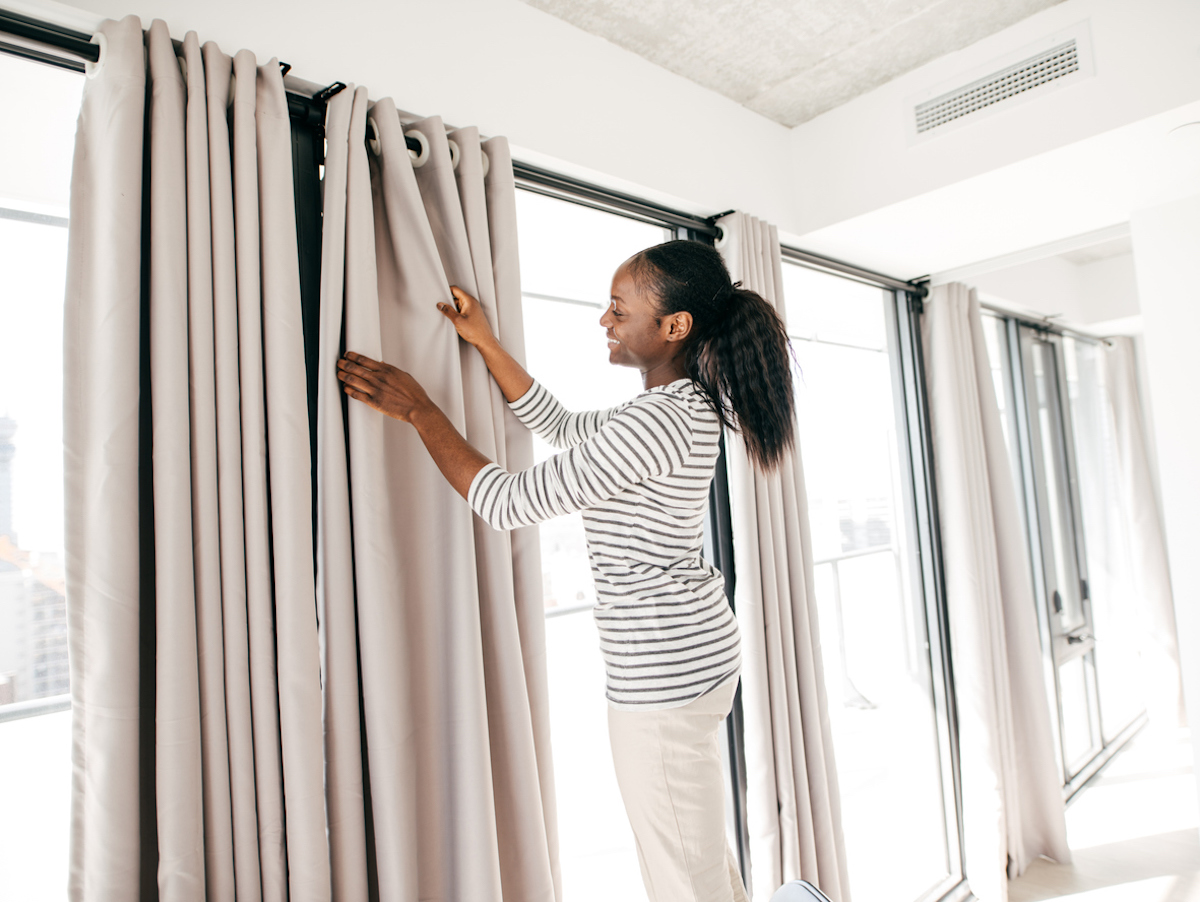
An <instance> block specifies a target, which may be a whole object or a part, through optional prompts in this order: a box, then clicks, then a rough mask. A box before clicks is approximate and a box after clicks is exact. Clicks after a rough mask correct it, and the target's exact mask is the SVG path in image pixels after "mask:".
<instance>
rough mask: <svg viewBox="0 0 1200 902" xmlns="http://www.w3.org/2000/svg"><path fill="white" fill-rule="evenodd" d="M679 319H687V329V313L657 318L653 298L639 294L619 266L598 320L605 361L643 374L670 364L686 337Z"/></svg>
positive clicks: (625, 271) (637, 286)
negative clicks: (605, 349)
mask: <svg viewBox="0 0 1200 902" xmlns="http://www.w3.org/2000/svg"><path fill="white" fill-rule="evenodd" d="M681 316H683V317H687V320H688V322H687V324H686V325H687V326H690V325H691V317H690V316H689V315H688V314H675V315H674V316H663V317H660V316H659V315H658V303H657V301H656V299H655V298H654V297H652V296H651V295H649V294H648V293H645V292H643V291H642V289H641V287H640V286H639V285H638V284H637V282H636V281H635V280H634V278H633V276H632V275H630V273H629V267H628V264H627V263H623V264H621V266H620V267H619V268H618V269H617V271H616V272H615V273H614V274H613V280H612V299H611V300H610V302H609V305H608V309H607V310H605V311H604V315H603V316H602V317H600V325H601V326H603V327H604V330H605V332H607V333H608V362H609V363H613V364H617V365H618V366H635V367H637V368H638V369H639V370H641V372H643V373H646V372H648V371H650V370H653V369H655V368H657V367H659V366H661V365H662V364H664V363H668V362H670V361H671V360H672V359H673V358H674V357H675V355H676V354H677V353H678V352H679V350H680V348H681V347H682V345H681V344H680V340H681V339H682V338H683V337H684V336H685V335H686V329H682V330H681V325H682V324H681V322H680V317H681Z"/></svg>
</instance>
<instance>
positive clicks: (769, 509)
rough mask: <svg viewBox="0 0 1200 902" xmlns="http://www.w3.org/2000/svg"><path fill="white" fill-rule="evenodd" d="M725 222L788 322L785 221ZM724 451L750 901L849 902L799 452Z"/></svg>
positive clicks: (728, 241)
mask: <svg viewBox="0 0 1200 902" xmlns="http://www.w3.org/2000/svg"><path fill="white" fill-rule="evenodd" d="M718 225H720V227H721V229H722V231H723V233H724V238H723V239H722V241H721V242H720V244H719V245H718V246H719V247H720V250H721V252H722V254H723V255H724V257H725V261H726V263H727V264H728V266H729V270H730V273H731V274H732V276H733V278H734V280H735V281H738V280H740V281H741V283H742V285H743V287H745V288H749V289H751V290H753V291H756V292H758V293H759V294H760V295H762V296H763V297H764V298H766V299H767V301H769V302H770V303H771V304H773V305H774V306H775V309H776V310H777V311H778V312H779V315H780V316H781V317H785V321H786V312H785V309H784V304H783V273H782V259H781V257H780V254H779V237H778V234H777V232H776V230H775V227H774V226H770V225H768V224H767V223H764V222H761V221H759V220H757V219H755V218H754V217H752V216H747V215H746V214H744V213H731V214H729V215H727V216H724V217H722V218H721V219H720V220H718ZM725 450H726V454H727V455H728V460H729V494H730V504H731V508H732V518H733V550H734V571H735V573H736V575H737V584H736V587H735V592H734V603H735V607H736V609H737V614H738V622H739V623H740V625H741V629H742V660H743V665H742V703H743V708H744V716H745V742H746V759H747V765H746V771H747V784H748V785H747V794H748V798H747V815H748V819H749V831H750V862H751V875H750V884H751V886H750V890H751V896H752V898H753V899H754V900H756V902H759V900H767V899H769V898H770V897H771V895H772V894H773V893H774V892H775V890H776V889H778V888H779V886H780V885H781V884H782V883H784V882H785V881H788V880H795V879H797V878H803V879H805V880H808V881H809V882H811V883H814V884H816V885H817V886H819V887H820V888H821V890H822V891H824V892H825V894H826V895H828V896H829V898H830V899H832V900H834V902H849V899H850V893H849V875H848V870H847V866H846V850H845V845H844V842H843V839H842V824H841V803H840V799H839V792H838V782H837V769H836V767H835V765H834V757H833V736H832V733H831V731H830V725H829V710H828V703H827V701H826V696H825V683H824V670H823V666H822V663H821V643H820V632H819V629H818V626H817V603H816V596H815V594H814V586H813V569H812V539H811V536H810V533H809V526H808V499H807V496H806V494H805V489H804V468H803V465H802V464H801V457H800V448H799V445H798V444H797V447H796V448H795V450H794V451H793V452H792V453H791V454H789V455H787V456H786V457H785V458H784V461H783V463H782V464H781V465H780V467H779V469H778V470H776V471H775V472H774V473H772V474H770V475H763V474H761V473H759V472H757V471H756V470H755V469H754V468H753V467H752V466H751V464H750V462H749V460H748V458H747V456H746V451H745V447H744V446H743V444H742V442H741V439H739V438H738V437H737V436H735V435H728V436H726V443H725Z"/></svg>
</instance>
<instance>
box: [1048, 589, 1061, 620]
mask: <svg viewBox="0 0 1200 902" xmlns="http://www.w3.org/2000/svg"><path fill="white" fill-rule="evenodd" d="M1051 600H1052V601H1053V602H1054V613H1055V614H1061V613H1062V595H1061V594H1059V591H1058V589H1055V590H1054V595H1052V596H1051Z"/></svg>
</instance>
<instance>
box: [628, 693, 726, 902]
mask: <svg viewBox="0 0 1200 902" xmlns="http://www.w3.org/2000/svg"><path fill="white" fill-rule="evenodd" d="M736 690H737V680H736V679H732V680H727V681H726V682H725V683H724V684H722V685H721V686H718V687H717V688H716V689H714V690H713V691H711V692H709V693H708V694H707V695H702V696H701V697H700V698H698V699H696V700H695V701H693V702H689V703H688V704H686V705H684V706H683V707H682V708H668V709H666V710H659V711H637V710H624V709H618V708H612V707H610V708H609V709H608V736H609V741H610V742H611V743H612V753H613V764H614V765H615V766H616V771H617V784H618V785H619V786H620V787H621V798H622V799H623V800H624V801H625V811H626V813H628V815H629V823H630V826H632V827H633V836H634V839H635V840H636V842H637V852H638V861H639V863H640V864H641V866H642V880H643V881H644V882H645V884H646V893H647V895H648V896H649V897H650V902H746V890H745V888H744V887H743V886H742V878H741V874H740V873H739V872H738V866H737V860H736V859H735V857H734V854H733V850H732V849H730V848H729V842H728V840H727V839H726V838H725V780H724V777H723V775H722V764H721V751H720V747H719V746H718V744H717V743H718V738H717V728H718V727H719V726H720V724H721V719H722V718H724V717H725V715H727V714H728V713H729V709H730V707H732V705H733V695H734V692H735V691H736Z"/></svg>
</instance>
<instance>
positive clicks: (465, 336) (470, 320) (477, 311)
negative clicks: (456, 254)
mask: <svg viewBox="0 0 1200 902" xmlns="http://www.w3.org/2000/svg"><path fill="white" fill-rule="evenodd" d="M450 293H451V294H452V295H454V304H453V305H451V304H445V303H442V304H438V305H437V306H438V310H440V311H442V314H443V315H444V316H445V317H446V319H448V320H450V322H452V323H454V331H456V332H457V333H458V335H459V337H460V338H461V339H462V340H463V341H465V342H467V343H468V344H471V345H474V346H475V347H477V348H478V347H481V346H482V345H485V344H488V343H490V342H491V341H493V340H494V339H495V336H494V335H492V327H491V325H489V324H488V321H487V315H486V314H485V313H484V312H483V305H482V304H480V303H479V301H477V300H476V299H475V298H473V297H471V296H470V295H469V294H467V293H466V292H465V291H463V290H462V289H461V288H459V287H458V286H456V285H451V286H450Z"/></svg>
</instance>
